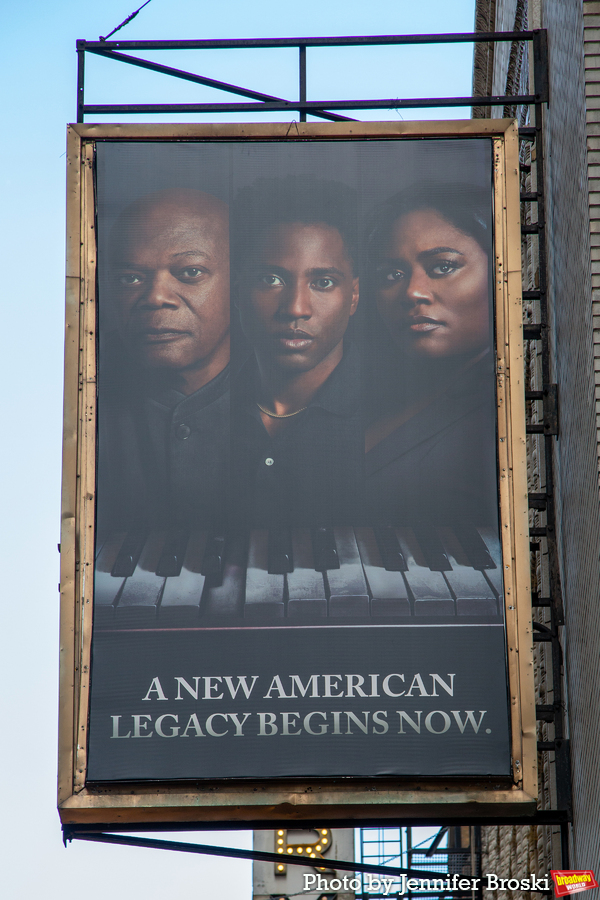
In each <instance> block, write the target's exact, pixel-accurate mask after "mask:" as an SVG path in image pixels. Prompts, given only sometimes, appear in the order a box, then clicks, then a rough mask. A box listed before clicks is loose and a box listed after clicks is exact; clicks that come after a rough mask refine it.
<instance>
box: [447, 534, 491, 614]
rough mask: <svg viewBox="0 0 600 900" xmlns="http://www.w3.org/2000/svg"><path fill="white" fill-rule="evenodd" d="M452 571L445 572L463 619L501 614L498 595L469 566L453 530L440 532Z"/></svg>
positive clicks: (478, 572)
mask: <svg viewBox="0 0 600 900" xmlns="http://www.w3.org/2000/svg"><path fill="white" fill-rule="evenodd" d="M438 531H439V535H440V538H441V540H442V543H443V545H444V550H445V551H446V555H447V556H448V560H449V562H450V565H451V566H452V571H450V572H444V576H445V578H446V581H447V582H448V584H449V585H450V590H451V591H452V593H453V595H454V597H455V599H456V613H457V615H459V616H477V615H480V616H489V615H495V614H496V613H497V611H498V610H497V605H496V598H495V596H494V592H493V591H492V589H491V587H490V586H489V584H488V582H487V581H486V580H485V578H484V576H483V574H482V573H481V571H479V570H478V569H474V568H472V566H470V565H468V561H467V557H466V555H465V552H464V550H463V549H462V547H461V545H460V544H459V542H458V540H457V538H456V536H455V535H454V532H453V531H452V529H451V528H440V529H438Z"/></svg>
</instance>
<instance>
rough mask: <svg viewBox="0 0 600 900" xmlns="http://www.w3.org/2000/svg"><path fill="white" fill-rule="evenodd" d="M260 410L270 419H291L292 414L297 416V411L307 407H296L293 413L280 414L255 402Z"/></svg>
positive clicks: (299, 411) (302, 410)
mask: <svg viewBox="0 0 600 900" xmlns="http://www.w3.org/2000/svg"><path fill="white" fill-rule="evenodd" d="M256 405H257V406H258V408H259V409H260V411H261V412H264V414H265V416H269V418H270V419H291V418H292V416H297V415H298V413H301V412H304V410H305V409H308V406H303V407H302V409H297V410H296V412H293V413H285V415H283V416H280V415H278V414H277V413H274V412H269V410H268V409H265V408H264V406H261V405H260V403H258V402H257V404H256Z"/></svg>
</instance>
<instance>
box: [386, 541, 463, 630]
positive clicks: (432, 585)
mask: <svg viewBox="0 0 600 900" xmlns="http://www.w3.org/2000/svg"><path fill="white" fill-rule="evenodd" d="M396 534H397V536H398V542H399V544H400V548H401V549H402V552H403V554H404V559H405V560H406V564H407V566H408V571H407V572H404V577H405V579H406V583H407V584H408V587H409V588H410V592H411V594H412V595H413V597H414V601H415V615H416V616H452V615H454V613H455V607H454V600H453V598H452V594H451V593H450V588H449V587H448V585H447V584H446V582H445V581H444V576H443V575H442V573H441V572H432V571H431V569H430V568H429V567H428V566H427V565H426V564H425V557H424V556H423V553H422V552H421V549H420V547H419V545H418V543H417V540H416V538H415V535H414V533H413V531H412V529H410V528H397V529H396Z"/></svg>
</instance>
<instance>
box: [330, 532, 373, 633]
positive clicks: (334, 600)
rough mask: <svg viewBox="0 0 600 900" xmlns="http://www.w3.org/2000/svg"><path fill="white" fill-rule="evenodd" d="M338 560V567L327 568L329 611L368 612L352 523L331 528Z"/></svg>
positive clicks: (334, 614)
mask: <svg viewBox="0 0 600 900" xmlns="http://www.w3.org/2000/svg"><path fill="white" fill-rule="evenodd" d="M333 535H334V538H335V543H336V547H337V552H338V559H339V561H340V567H339V569H329V570H328V571H327V580H328V583H329V615H330V616H368V615H369V592H368V589H367V582H366V580H365V574H364V572H363V567H362V563H361V561H360V554H359V552H358V546H357V544H356V538H355V537H354V529H353V528H352V527H351V526H339V527H337V528H334V529H333Z"/></svg>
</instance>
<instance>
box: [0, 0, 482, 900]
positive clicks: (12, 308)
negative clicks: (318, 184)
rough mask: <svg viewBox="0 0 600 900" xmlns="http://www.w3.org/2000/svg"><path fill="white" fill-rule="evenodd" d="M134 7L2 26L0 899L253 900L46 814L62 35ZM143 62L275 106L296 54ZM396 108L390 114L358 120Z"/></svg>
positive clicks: (351, 27) (225, 867) (452, 73)
mask: <svg viewBox="0 0 600 900" xmlns="http://www.w3.org/2000/svg"><path fill="white" fill-rule="evenodd" d="M135 5H136V0H103V2H102V3H82V2H75V0H53V2H52V3H50V2H48V0H18V2H16V0H12V2H9V0H7V3H6V4H5V7H4V10H3V16H2V54H1V59H0V73H1V74H0V78H1V80H0V83H1V84H2V85H3V88H4V92H3V99H2V112H3V115H2V126H1V129H2V141H1V142H0V185H1V186H0V195H1V196H2V198H3V202H2V209H3V215H2V218H1V220H0V264H1V269H0V271H1V273H2V274H1V278H0V284H1V293H2V316H3V321H4V323H5V331H4V336H5V338H6V342H5V344H4V346H3V352H2V354H1V355H0V365H1V366H2V378H3V383H4V385H5V389H4V395H3V406H4V410H3V421H4V437H3V440H2V442H1V444H0V471H1V472H2V473H3V477H2V479H1V480H0V491H1V493H0V501H1V503H2V509H3V510H4V527H3V529H2V540H1V541H0V547H1V553H2V570H1V571H2V573H3V583H4V589H3V598H2V604H1V606H0V609H1V613H0V615H1V617H2V623H1V626H0V632H1V634H2V637H0V641H1V643H0V668H1V669H2V680H1V684H2V689H1V691H0V698H1V701H0V702H1V704H2V719H1V721H2V733H3V740H2V741H1V742H0V759H1V762H2V772H3V774H4V775H5V776H6V778H5V784H4V789H3V815H2V823H1V825H0V830H1V834H0V841H1V846H2V848H3V851H4V852H3V854H2V856H3V867H2V879H1V880H2V886H3V896H4V897H5V898H6V900H33V898H40V900H57V898H59V897H60V898H61V900H71V898H75V897H77V898H80V897H85V898H86V900H106V898H107V897H110V900H125V898H127V900H132V898H138V897H140V898H141V897H144V900H158V898H161V900H164V898H165V897H169V898H186V900H188V898H189V900H192V898H194V900H195V898H208V900H213V898H214V900H217V898H218V900H249V898H250V896H251V875H250V871H251V869H250V863H246V862H242V861H235V860H232V861H224V860H219V859H216V858H209V857H206V858H203V857H196V856H191V855H190V856H187V855H186V854H176V855H175V854H170V853H165V852H161V851H149V850H141V849H135V848H122V847H108V846H102V845H98V844H84V843H74V844H72V845H71V846H70V847H69V848H68V849H66V850H65V849H63V847H62V843H61V835H60V827H59V822H58V816H57V813H56V810H55V781H56V775H55V773H56V720H57V705H58V701H57V683H58V592H57V582H58V553H57V547H56V545H57V542H58V540H59V526H60V521H59V514H60V502H59V497H60V454H61V428H62V418H61V417H62V408H61V407H62V366H63V360H62V352H63V306H64V231H65V223H64V207H65V158H64V152H65V125H66V123H67V122H70V121H73V119H74V117H75V85H76V59H75V40H76V39H77V38H88V39H97V38H98V36H99V35H100V34H107V33H108V32H109V31H110V30H111V29H112V28H114V27H115V26H116V25H117V24H118V23H119V22H120V21H122V20H123V19H124V18H125V17H126V16H127V15H128V14H129V13H130V12H132V10H133V9H134V8H135ZM473 15H474V2H473V0H453V2H452V3H449V2H448V0H421V2H420V3H414V2H411V0H396V2H392V0H369V2H358V0H344V2H340V0H337V2H336V0H333V2H332V0H330V2H328V3H327V2H326V3H323V2H322V0H303V2H302V3H295V4H292V3H289V2H286V3H280V2H274V0H257V2H255V3H252V4H250V3H248V2H242V0H230V2H227V3H223V2H222V3H217V4H204V3H201V2H199V0H152V2H151V3H150V4H149V6H147V7H146V9H144V10H143V11H142V12H141V13H140V15H139V16H138V17H137V18H136V19H135V20H134V21H133V22H132V23H131V24H129V25H128V26H126V27H125V28H124V29H123V30H122V31H121V32H120V33H119V37H120V38H123V39H151V38H154V39H166V38H217V37H222V38H226V37H281V36H288V35H291V36H299V35H344V34H393V33H397V34H401V33H405V34H406V33H419V32H447V31H472V29H473ZM148 56H149V58H155V59H160V61H161V62H164V63H166V64H167V65H174V66H177V67H179V68H186V67H189V68H190V69H192V70H195V71H197V72H199V73H201V74H204V75H208V76H209V77H213V78H217V79H221V80H225V81H230V82H234V83H238V84H244V85H246V86H249V87H252V88H254V89H256V90H259V91H264V92H266V93H272V94H276V95H279V96H288V97H290V98H291V97H293V96H294V92H295V91H296V89H297V80H296V79H297V75H296V68H295V65H296V56H295V53H294V51H288V50H277V51H226V52H219V53H217V52H215V51H206V52H205V53H204V54H203V55H202V56H200V55H199V54H193V53H191V52H188V53H183V54H178V55H177V54H175V53H162V54H158V53H154V54H148ZM471 65H472V46H471V45H457V46H455V47H440V46H437V47H436V46H430V47H424V48H418V49H417V48H384V49H377V48H364V49H356V48H355V49H343V50H342V49H334V50H328V51H327V50H311V51H309V84H308V90H309V99H319V100H320V99H325V98H330V99H331V98H334V97H338V98H341V99H350V98H352V97H354V98H358V97H362V98H369V97H410V96H436V95H437V96H443V95H446V96H450V95H459V96H460V95H462V96H464V95H468V94H469V93H470V90H471ZM87 76H88V78H87V86H88V93H87V100H88V102H90V103H92V102H97V103H100V102H121V103H123V102H144V101H146V102H162V103H165V102H169V101H173V102H194V101H197V102H199V101H201V100H211V99H217V98H221V97H223V98H224V99H227V98H226V97H224V95H222V94H217V93H216V92H214V91H212V90H209V89H205V88H202V87H199V86H195V85H191V84H186V83H183V82H179V83H176V84H174V85H171V84H170V83H169V80H168V79H166V78H165V77H164V76H160V75H156V74H153V73H145V72H142V71H141V70H135V69H133V68H131V69H130V68H129V67H125V66H118V65H117V64H115V63H108V62H106V61H104V60H100V59H93V60H90V62H89V65H88V69H87ZM399 115H400V113H398V112H396V111H390V113H388V114H387V115H380V114H379V113H373V114H367V113H358V114H357V116H356V117H357V118H363V119H366V118H369V119H377V118H389V117H390V116H394V117H397V116H399ZM468 116H469V111H468V110H453V111H449V112H448V111H447V112H440V111H428V112H424V113H423V114H420V113H418V112H416V111H413V112H410V113H409V112H407V111H405V113H403V114H402V117H403V118H405V119H409V118H433V117H435V118H450V117H452V118H466V117H468ZM204 118H205V119H206V118H208V117H204ZM252 118H254V116H243V117H242V116H238V117H235V118H234V117H230V119H229V121H236V120H238V121H239V120H245V121H249V120H251V119H252ZM274 118H275V117H274ZM278 118H279V119H280V120H281V119H285V118H286V117H285V116H282V115H280V116H279V117H278ZM174 119H175V117H171V120H174ZM187 119H188V121H189V120H192V121H198V120H201V119H200V117H198V116H196V117H187ZM163 120H167V117H163ZM178 120H181V119H178ZM102 121H107V119H106V117H104V118H103V119H102ZM119 121H126V119H125V118H124V117H121V118H120V119H119ZM132 121H140V119H139V118H134V119H132ZM155 121H156V119H155ZM219 121H225V119H224V118H221V119H219ZM261 121H262V119H261ZM178 839H182V838H178ZM189 839H190V840H198V841H199V842H203V843H210V842H213V843H215V844H219V843H222V844H228V845H229V846H244V847H248V846H250V840H251V836H250V834H249V833H248V832H239V833H231V832H229V833H221V834H219V833H214V834H212V835H207V834H201V835H195V836H193V837H190V838H189Z"/></svg>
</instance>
